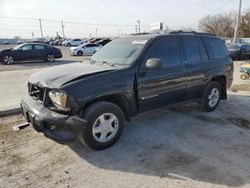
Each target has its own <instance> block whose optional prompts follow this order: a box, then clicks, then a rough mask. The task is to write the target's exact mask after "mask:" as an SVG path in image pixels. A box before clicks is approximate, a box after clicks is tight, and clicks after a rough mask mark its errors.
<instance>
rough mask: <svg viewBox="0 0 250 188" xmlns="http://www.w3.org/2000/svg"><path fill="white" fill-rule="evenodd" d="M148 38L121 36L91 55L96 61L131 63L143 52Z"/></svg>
mask: <svg viewBox="0 0 250 188" xmlns="http://www.w3.org/2000/svg"><path fill="white" fill-rule="evenodd" d="M146 43H147V40H134V39H132V38H119V39H115V40H113V41H112V42H110V43H108V44H107V45H106V46H104V47H103V48H101V49H100V50H99V51H97V52H96V54H95V55H93V56H92V57H91V60H92V61H95V62H108V63H111V64H118V65H130V64H132V63H133V61H134V60H135V59H136V58H137V57H138V55H139V54H140V53H141V51H142V49H143V47H144V46H145V44H146Z"/></svg>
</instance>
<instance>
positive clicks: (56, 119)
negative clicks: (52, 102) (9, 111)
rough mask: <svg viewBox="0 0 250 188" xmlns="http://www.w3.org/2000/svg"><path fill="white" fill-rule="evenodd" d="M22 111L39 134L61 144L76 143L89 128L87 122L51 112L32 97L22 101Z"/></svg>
mask: <svg viewBox="0 0 250 188" xmlns="http://www.w3.org/2000/svg"><path fill="white" fill-rule="evenodd" d="M21 110H22V113H23V115H24V117H25V118H26V120H27V121H28V122H29V123H31V125H32V126H33V128H34V129H35V130H36V131H37V132H40V133H43V134H44V136H46V137H48V138H50V139H52V140H54V141H56V142H58V143H60V144H69V143H72V142H74V141H75V140H77V139H78V138H79V135H80V134H81V133H82V131H83V129H85V128H86V127H87V121H85V120H83V119H81V118H79V117H76V116H69V115H64V114H60V113H57V112H54V111H51V110H49V109H48V108H45V107H44V106H43V105H42V104H40V103H39V102H38V101H35V100H34V99H32V98H31V97H30V96H27V97H25V98H23V99H22V101H21Z"/></svg>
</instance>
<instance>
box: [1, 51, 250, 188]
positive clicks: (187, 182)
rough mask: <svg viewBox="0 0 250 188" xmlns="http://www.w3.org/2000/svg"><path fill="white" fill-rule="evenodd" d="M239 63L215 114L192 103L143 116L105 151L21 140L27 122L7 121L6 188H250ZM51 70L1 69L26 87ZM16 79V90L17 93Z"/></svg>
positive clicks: (248, 103)
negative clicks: (20, 126)
mask: <svg viewBox="0 0 250 188" xmlns="http://www.w3.org/2000/svg"><path fill="white" fill-rule="evenodd" d="M65 52H66V49H65ZM78 58H79V57H78ZM72 61H74V60H72ZM65 63H67V62H65ZM240 63H242V62H236V63H235V79H234V85H233V87H232V88H230V91H229V99H228V100H227V101H223V102H222V103H221V104H220V106H219V108H218V109H217V110H216V111H214V112H211V113H204V112H202V111H200V110H199V108H197V105H196V104H193V103H192V104H181V105H177V106H175V107H166V108H162V109H158V110H155V111H153V112H147V113H144V114H141V115H139V116H137V117H135V118H134V119H133V120H132V121H131V122H130V123H127V125H126V128H125V130H124V134H123V135H122V137H121V139H120V140H119V141H118V143H117V144H115V145H114V146H113V147H111V148H109V149H106V150H104V151H98V152H97V151H92V150H89V149H87V148H85V147H84V146H83V145H82V144H81V143H79V142H77V143H74V144H72V145H70V146H63V145H60V144H57V143H55V142H53V141H51V140H49V139H47V138H45V137H44V136H42V135H40V134H39V133H37V132H35V131H34V130H33V129H32V128H31V127H27V128H25V129H23V130H20V131H18V132H14V131H13V130H12V127H13V126H14V125H18V124H19V123H22V122H25V121H24V119H23V118H22V116H12V117H5V118H1V119H0V187H3V188H9V187H10V188H13V187H25V188H26V187H46V188H48V187H101V188H102V187H104V188H106V187H107V188H110V187H114V188H117V187H124V188H127V187H205V188H207V187H250V163H249V158H250V142H249V139H250V116H249V111H250V100H249V99H250V87H249V85H250V80H246V81H242V80H240V79H239V66H240ZM58 64H60V62H59V63H58ZM47 66H50V65H49V64H44V63H36V64H33V63H28V64H27V63H23V64H18V65H12V66H0V72H1V73H0V74H1V75H2V77H3V79H5V80H9V79H7V78H6V77H8V78H13V75H19V76H18V78H19V79H20V80H21V79H26V77H28V76H29V74H30V73H31V72H33V71H35V70H36V69H40V68H44V67H47ZM31 67H32V68H31ZM10 70H15V71H16V72H15V71H10ZM26 70H27V72H22V71H26ZM18 71H20V72H18ZM10 72H12V73H13V74H11V73H10ZM18 73H19V74H18ZM21 73H22V74H21ZM4 74H6V75H4ZM7 75H8V76H7ZM20 75H21V76H20ZM25 76H26V77H25ZM14 79H15V78H14ZM14 79H13V82H9V85H12V86H13V87H14V88H16V89H18V87H16V85H19V87H21V85H20V83H19V81H18V79H16V80H14ZM9 81H10V80H9ZM15 84H16V85H15ZM4 86H6V87H4ZM1 88H6V90H7V89H8V87H7V85H6V84H5V85H4V84H2V85H1ZM2 90H3V89H2ZM4 91H5V89H4ZM20 91H22V89H21V88H20ZM2 92H3V91H2ZM11 93H13V92H12V91H11ZM0 94H1V91H0ZM2 94H3V95H5V96H6V94H4V93H2ZM7 96H9V97H11V96H10V95H7ZM18 96H19V95H18V93H17V97H18ZM14 97H16V96H13V98H14Z"/></svg>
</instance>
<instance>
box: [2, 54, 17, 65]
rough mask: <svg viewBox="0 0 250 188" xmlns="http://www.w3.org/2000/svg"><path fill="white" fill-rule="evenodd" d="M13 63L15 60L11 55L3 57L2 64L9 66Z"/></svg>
mask: <svg viewBox="0 0 250 188" xmlns="http://www.w3.org/2000/svg"><path fill="white" fill-rule="evenodd" d="M14 62H15V59H14V57H13V56H11V55H6V56H4V57H3V64H6V65H11V64H13V63H14Z"/></svg>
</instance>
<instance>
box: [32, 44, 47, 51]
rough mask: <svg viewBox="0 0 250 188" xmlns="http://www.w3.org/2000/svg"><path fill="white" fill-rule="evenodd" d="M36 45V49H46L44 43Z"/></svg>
mask: <svg viewBox="0 0 250 188" xmlns="http://www.w3.org/2000/svg"><path fill="white" fill-rule="evenodd" d="M34 47H35V50H44V49H45V46H43V45H37V44H35V45H34Z"/></svg>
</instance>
